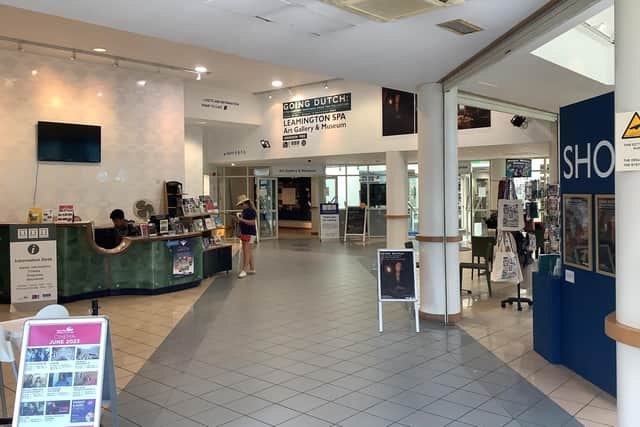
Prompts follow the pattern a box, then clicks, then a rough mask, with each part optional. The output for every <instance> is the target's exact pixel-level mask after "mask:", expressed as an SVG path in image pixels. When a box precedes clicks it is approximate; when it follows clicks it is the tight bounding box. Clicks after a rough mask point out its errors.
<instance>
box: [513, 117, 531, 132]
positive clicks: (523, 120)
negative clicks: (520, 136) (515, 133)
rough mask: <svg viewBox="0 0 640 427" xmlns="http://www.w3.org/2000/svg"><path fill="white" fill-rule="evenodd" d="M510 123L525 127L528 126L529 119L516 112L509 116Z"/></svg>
mask: <svg viewBox="0 0 640 427" xmlns="http://www.w3.org/2000/svg"><path fill="white" fill-rule="evenodd" d="M511 124H512V125H513V126H515V127H517V128H522V129H526V128H527V127H528V126H529V121H528V119H527V118H526V117H525V116H519V115H517V114H516V115H515V116H513V117H512V118H511Z"/></svg>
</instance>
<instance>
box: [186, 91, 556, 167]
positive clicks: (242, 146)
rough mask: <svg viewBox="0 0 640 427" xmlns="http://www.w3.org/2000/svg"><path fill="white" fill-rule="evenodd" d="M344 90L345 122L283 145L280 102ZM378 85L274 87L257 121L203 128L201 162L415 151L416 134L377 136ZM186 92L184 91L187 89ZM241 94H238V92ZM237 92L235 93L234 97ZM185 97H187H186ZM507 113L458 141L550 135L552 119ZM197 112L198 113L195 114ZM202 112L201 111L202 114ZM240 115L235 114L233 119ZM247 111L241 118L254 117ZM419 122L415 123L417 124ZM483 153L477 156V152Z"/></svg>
mask: <svg viewBox="0 0 640 427" xmlns="http://www.w3.org/2000/svg"><path fill="white" fill-rule="evenodd" d="M344 92H350V93H351V94H352V101H351V106H352V110H351V111H349V112H346V115H347V121H346V122H347V127H346V128H344V129H331V130H326V131H322V132H316V133H315V134H313V136H312V137H310V138H309V141H308V143H307V145H306V146H304V147H302V146H298V147H295V148H288V149H284V148H283V147H282V136H283V118H282V103H283V102H287V101H291V100H298V99H307V98H313V97H319V96H325V95H333V94H339V93H344ZM381 92H382V90H381V88H380V87H378V86H373V85H369V84H364V83H357V82H346V81H341V82H335V83H332V84H331V85H330V88H329V89H324V87H323V85H318V86H314V87H305V88H301V89H300V90H298V91H296V92H293V93H292V94H289V93H288V92H284V91H282V92H279V94H280V95H279V96H278V95H276V94H274V95H273V99H271V100H269V99H268V98H267V96H266V95H263V96H259V97H257V99H258V101H259V102H261V103H262V108H263V114H262V118H261V120H260V121H261V122H262V125H260V126H247V125H242V124H237V123H236V124H229V125H227V124H223V123H216V124H214V125H213V126H212V127H210V128H209V129H207V131H206V135H205V144H206V150H205V151H206V152H207V155H206V163H213V164H229V163H230V162H236V161H254V162H255V161H263V160H264V161H267V162H268V161H269V160H272V159H296V158H312V157H319V156H341V155H352V154H366V153H384V152H387V151H415V150H417V147H418V139H417V136H416V135H402V136H392V137H383V136H382V105H381V104H382V103H381V99H382V94H381ZM187 95H188V96H187V98H188V97H189V92H187ZM238 96H240V95H238ZM238 96H236V97H238ZM187 103H190V101H189V100H187ZM511 117H512V115H509V114H504V113H499V112H493V113H492V126H491V128H484V129H469V130H461V131H460V133H459V136H458V144H459V147H482V146H496V145H510V144H513V145H515V144H549V142H550V141H551V140H552V139H553V132H554V127H553V125H552V124H551V123H548V122H543V121H538V120H530V123H529V127H528V128H527V129H521V128H515V127H513V126H512V125H511V123H510V120H511ZM196 118H197V117H196ZM201 118H204V117H201ZM239 122H242V120H238V123H239ZM253 122H255V120H253V119H252V118H251V117H247V120H246V121H245V123H253ZM418 126H420V124H418ZM261 139H267V140H269V141H270V143H271V148H270V149H268V150H265V149H263V148H262V147H261V146H260V140H261ZM477 158H482V156H480V157H477Z"/></svg>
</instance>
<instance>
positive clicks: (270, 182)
mask: <svg viewBox="0 0 640 427" xmlns="http://www.w3.org/2000/svg"><path fill="white" fill-rule="evenodd" d="M277 188H278V180H277V178H256V210H257V211H258V212H257V213H258V236H259V239H260V240H271V239H277V238H278V197H277V195H278V193H277Z"/></svg>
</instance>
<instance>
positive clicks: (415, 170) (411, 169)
mask: <svg viewBox="0 0 640 427" xmlns="http://www.w3.org/2000/svg"><path fill="white" fill-rule="evenodd" d="M407 168H408V170H409V175H411V174H413V175H418V169H419V168H418V164H417V163H413V164H410V165H408V167H407Z"/></svg>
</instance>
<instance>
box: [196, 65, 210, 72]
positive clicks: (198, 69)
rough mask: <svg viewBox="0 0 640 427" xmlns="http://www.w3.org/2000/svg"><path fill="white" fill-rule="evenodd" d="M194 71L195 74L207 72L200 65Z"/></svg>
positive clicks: (205, 68)
mask: <svg viewBox="0 0 640 427" xmlns="http://www.w3.org/2000/svg"><path fill="white" fill-rule="evenodd" d="M194 70H196V72H198V73H206V72H207V67H203V66H202V65H198V66H197V67H196V68H194Z"/></svg>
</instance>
